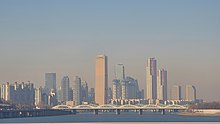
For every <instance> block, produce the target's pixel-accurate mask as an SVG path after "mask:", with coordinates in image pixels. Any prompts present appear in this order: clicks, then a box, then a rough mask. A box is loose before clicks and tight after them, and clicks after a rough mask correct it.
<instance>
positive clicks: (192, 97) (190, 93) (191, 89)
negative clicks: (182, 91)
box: [185, 85, 196, 101]
mask: <svg viewBox="0 0 220 124" xmlns="http://www.w3.org/2000/svg"><path fill="white" fill-rule="evenodd" d="M185 97H186V100H187V101H196V87H195V86H193V85H186V96H185Z"/></svg>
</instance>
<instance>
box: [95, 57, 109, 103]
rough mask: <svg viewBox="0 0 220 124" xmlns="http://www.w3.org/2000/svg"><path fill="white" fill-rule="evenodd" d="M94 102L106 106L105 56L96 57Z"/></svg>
mask: <svg viewBox="0 0 220 124" xmlns="http://www.w3.org/2000/svg"><path fill="white" fill-rule="evenodd" d="M95 70H96V71H95V102H96V103H97V104H99V105H104V104H107V100H108V59H107V56H105V55H97V56H96V69H95Z"/></svg>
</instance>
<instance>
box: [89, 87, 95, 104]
mask: <svg viewBox="0 0 220 124" xmlns="http://www.w3.org/2000/svg"><path fill="white" fill-rule="evenodd" d="M88 97H89V102H90V103H95V89H94V88H90V89H89V96H88Z"/></svg>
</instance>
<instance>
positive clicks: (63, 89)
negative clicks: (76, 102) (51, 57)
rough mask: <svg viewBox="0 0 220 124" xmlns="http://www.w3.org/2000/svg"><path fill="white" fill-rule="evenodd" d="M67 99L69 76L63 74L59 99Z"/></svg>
mask: <svg viewBox="0 0 220 124" xmlns="http://www.w3.org/2000/svg"><path fill="white" fill-rule="evenodd" d="M68 100H69V77H68V76H64V77H63V79H62V81H61V101H64V102H65V101H68Z"/></svg>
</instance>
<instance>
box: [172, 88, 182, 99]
mask: <svg viewBox="0 0 220 124" xmlns="http://www.w3.org/2000/svg"><path fill="white" fill-rule="evenodd" d="M181 99H182V98H181V86H178V85H174V86H173V87H172V88H171V100H181Z"/></svg>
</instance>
